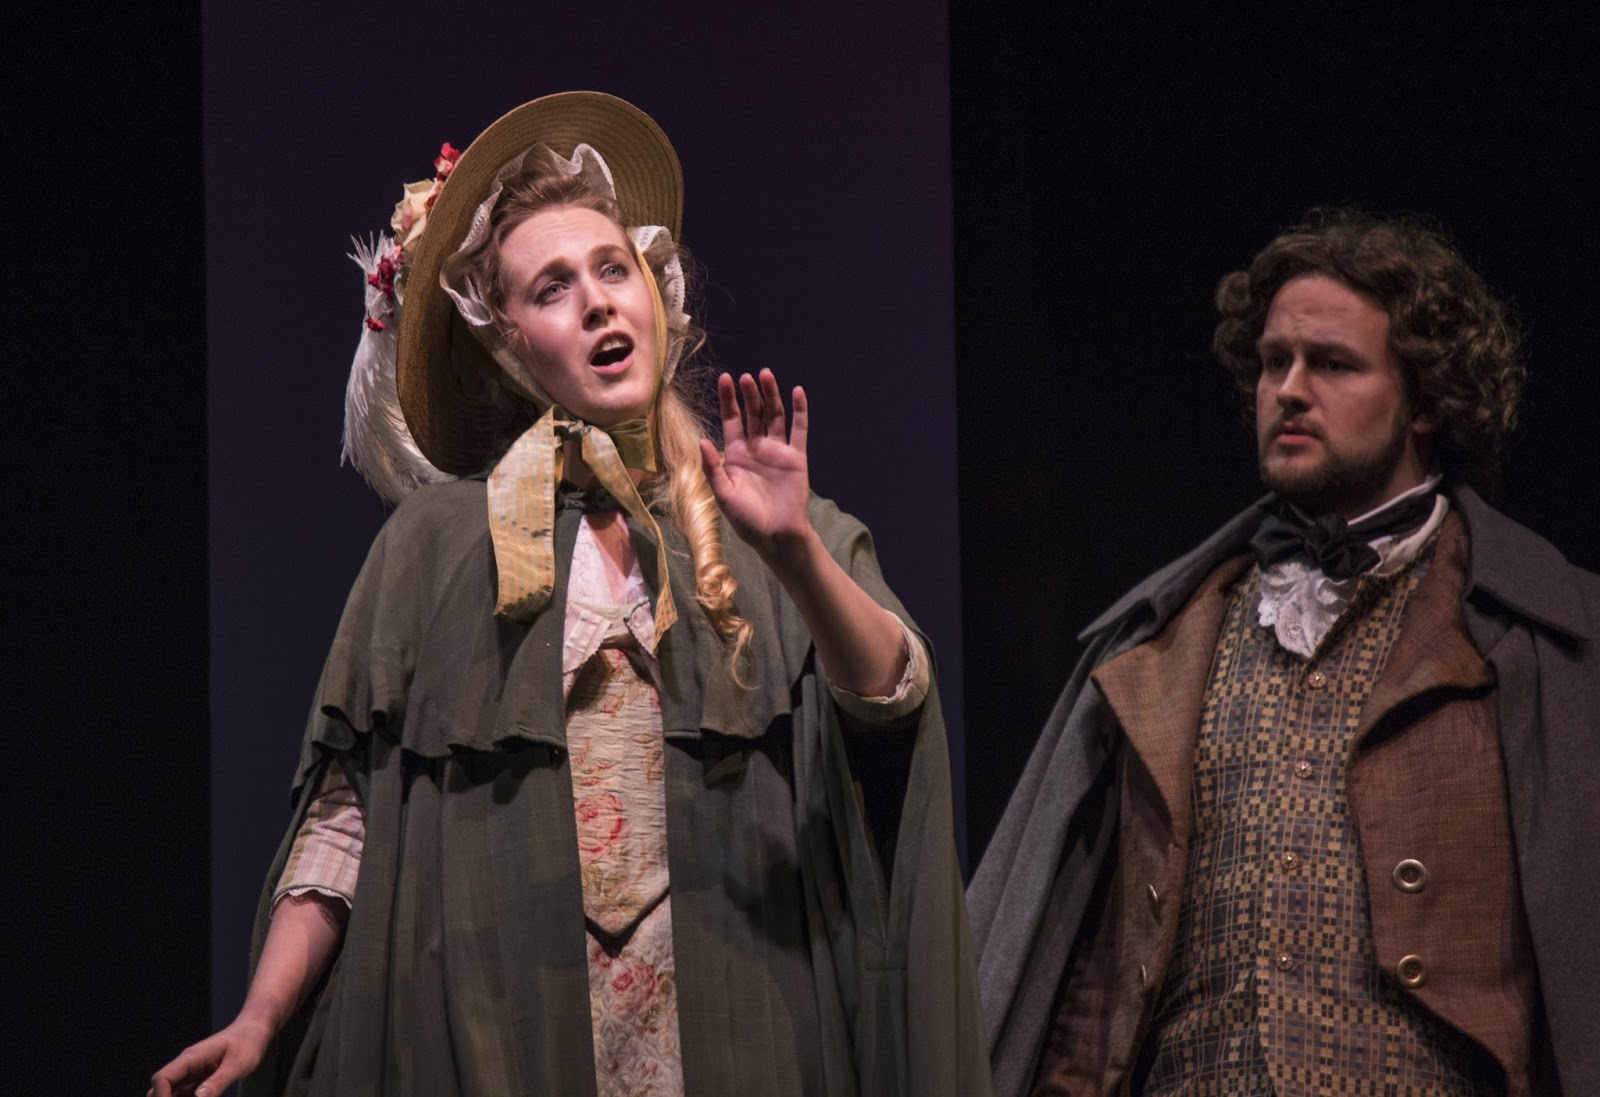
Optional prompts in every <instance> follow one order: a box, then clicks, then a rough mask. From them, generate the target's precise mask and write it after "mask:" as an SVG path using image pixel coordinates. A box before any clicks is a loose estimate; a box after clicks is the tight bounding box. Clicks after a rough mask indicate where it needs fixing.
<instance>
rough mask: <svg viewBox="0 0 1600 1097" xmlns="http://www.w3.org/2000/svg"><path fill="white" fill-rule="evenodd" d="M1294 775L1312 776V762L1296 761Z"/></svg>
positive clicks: (1302, 777) (1301, 776)
mask: <svg viewBox="0 0 1600 1097" xmlns="http://www.w3.org/2000/svg"><path fill="white" fill-rule="evenodd" d="M1294 775H1295V776H1296V777H1299V778H1301V779H1304V778H1307V777H1310V776H1311V763H1310V762H1296V763H1295V764H1294Z"/></svg>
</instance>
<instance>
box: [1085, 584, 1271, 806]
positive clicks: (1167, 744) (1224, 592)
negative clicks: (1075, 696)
mask: <svg viewBox="0 0 1600 1097" xmlns="http://www.w3.org/2000/svg"><path fill="white" fill-rule="evenodd" d="M1249 562H1250V559H1249V557H1235V558H1234V559H1232V560H1229V561H1228V562H1227V563H1225V564H1223V565H1222V566H1221V567H1219V568H1217V569H1216V570H1214V571H1213V572H1212V573H1211V575H1210V576H1208V577H1207V579H1206V580H1205V582H1203V583H1202V584H1201V585H1200V588H1199V590H1198V591H1196V592H1195V595H1194V597H1193V598H1191V599H1190V600H1189V602H1188V604H1187V605H1185V606H1184V607H1183V609H1182V610H1181V611H1179V613H1178V614H1177V616H1175V617H1174V618H1173V619H1172V621H1171V622H1170V623H1169V624H1168V625H1167V627H1166V628H1164V629H1162V630H1161V632H1160V633H1158V634H1157V635H1156V636H1154V637H1153V638H1151V639H1150V640H1149V641H1148V642H1146V643H1143V644H1140V645H1139V646H1137V647H1135V648H1133V649H1132V650H1130V651H1127V652H1124V653H1123V654H1121V655H1119V656H1117V657H1116V658H1115V659H1112V660H1110V661H1109V662H1107V663H1106V664H1105V665H1103V666H1102V667H1101V668H1100V669H1099V670H1097V671H1095V673H1094V676H1093V677H1094V682H1095V684H1096V685H1097V686H1099V687H1100V692H1101V693H1102V694H1104V695H1105V698H1106V701H1107V703H1108V704H1110V706H1111V709H1112V711H1113V712H1115V713H1116V716H1117V721H1118V722H1119V723H1120V724H1121V725H1122V729H1123V732H1124V733H1125V734H1126V735H1127V737H1128V742H1129V743H1130V744H1131V745H1132V747H1133V750H1134V753H1135V754H1136V755H1137V756H1138V758H1139V760H1140V761H1141V762H1143V764H1144V766H1145V768H1146V769H1148V770H1149V771H1150V775H1151V776H1152V777H1153V778H1154V780H1155V783H1156V787H1157V788H1158V789H1159V790H1160V793H1161V799H1162V802H1163V804H1164V805H1165V807H1166V810H1167V815H1168V822H1169V823H1170V824H1171V825H1172V830H1173V834H1174V835H1175V836H1176V835H1179V834H1180V833H1184V832H1187V830H1188V826H1189V793H1190V784H1191V779H1192V777H1193V769H1194V748H1195V738H1196V736H1197V735H1198V734H1199V729H1200V710H1201V707H1202V705H1203V704H1204V702H1205V694H1206V686H1207V684H1208V682H1209V680H1210V677H1211V664H1212V659H1213V656H1214V655H1215V653H1216V647H1217V635H1218V633H1219V632H1220V631H1221V629H1222V620H1223V617H1224V616H1225V615H1226V613H1227V609H1228V590H1229V588H1230V587H1231V585H1232V584H1233V582H1234V581H1235V580H1237V579H1238V577H1239V576H1240V575H1241V574H1242V573H1243V572H1244V569H1245V567H1246V566H1247V565H1248V564H1249Z"/></svg>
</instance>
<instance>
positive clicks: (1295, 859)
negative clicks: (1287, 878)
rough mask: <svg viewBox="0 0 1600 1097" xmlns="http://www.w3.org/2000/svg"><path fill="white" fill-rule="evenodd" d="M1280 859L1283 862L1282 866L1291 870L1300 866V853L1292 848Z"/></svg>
mask: <svg viewBox="0 0 1600 1097" xmlns="http://www.w3.org/2000/svg"><path fill="white" fill-rule="evenodd" d="M1281 860H1282V862H1283V867H1284V868H1286V869H1290V870H1293V869H1297V868H1299V867H1300V855H1299V854H1298V853H1296V852H1294V851H1293V850H1290V851H1289V852H1288V853H1285V854H1284V855H1283V857H1282V858H1281Z"/></svg>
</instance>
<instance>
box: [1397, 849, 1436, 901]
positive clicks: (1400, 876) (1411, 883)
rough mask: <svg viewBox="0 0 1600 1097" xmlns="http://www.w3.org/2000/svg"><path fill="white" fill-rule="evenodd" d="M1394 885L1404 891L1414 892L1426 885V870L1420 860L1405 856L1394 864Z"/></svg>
mask: <svg viewBox="0 0 1600 1097" xmlns="http://www.w3.org/2000/svg"><path fill="white" fill-rule="evenodd" d="M1394 886H1395V887H1397V888H1399V889H1400V890H1401V891H1404V892H1411V893H1415V892H1418V891H1421V890H1422V889H1423V888H1425V887H1427V886H1428V870H1427V869H1426V868H1423V867H1422V862H1421V861H1414V860H1412V859H1411V858H1409V857H1407V858H1406V859H1405V860H1404V861H1401V862H1400V863H1399V864H1398V865H1396V866H1394Z"/></svg>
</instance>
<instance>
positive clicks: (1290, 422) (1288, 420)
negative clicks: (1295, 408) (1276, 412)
mask: <svg viewBox="0 0 1600 1097" xmlns="http://www.w3.org/2000/svg"><path fill="white" fill-rule="evenodd" d="M1289 429H1293V431H1294V432H1295V433H1296V434H1305V435H1309V436H1310V437H1312V438H1321V437H1322V432H1321V431H1320V430H1318V429H1317V428H1316V427H1313V426H1312V425H1311V424H1310V423H1307V422H1306V421H1305V420H1303V419H1297V418H1295V417H1294V416H1292V415H1280V416H1278V418H1276V419H1274V420H1273V421H1272V424H1271V425H1270V426H1268V427H1267V437H1268V438H1276V437H1277V436H1278V435H1280V434H1282V433H1283V432H1284V431H1285V430H1289Z"/></svg>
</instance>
